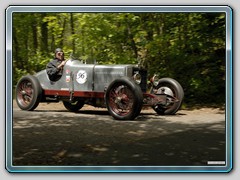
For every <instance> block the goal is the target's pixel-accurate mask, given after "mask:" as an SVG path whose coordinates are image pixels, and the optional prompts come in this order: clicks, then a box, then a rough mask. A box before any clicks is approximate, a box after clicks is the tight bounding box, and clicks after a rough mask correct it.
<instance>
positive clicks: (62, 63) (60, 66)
mask: <svg viewBox="0 0 240 180" xmlns="http://www.w3.org/2000/svg"><path fill="white" fill-rule="evenodd" d="M66 62H67V60H65V61H62V62H61V64H59V66H58V68H59V69H60V68H62V67H63V66H64V65H65V64H66Z"/></svg>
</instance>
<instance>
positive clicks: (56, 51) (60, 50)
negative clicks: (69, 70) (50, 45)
mask: <svg viewBox="0 0 240 180" xmlns="http://www.w3.org/2000/svg"><path fill="white" fill-rule="evenodd" d="M58 52H63V50H62V49H61V48H57V49H56V50H55V54H57V53H58Z"/></svg>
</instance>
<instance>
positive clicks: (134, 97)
mask: <svg viewBox="0 0 240 180" xmlns="http://www.w3.org/2000/svg"><path fill="white" fill-rule="evenodd" d="M105 101H106V105H107V108H108V111H109V113H110V114H111V115H112V116H113V117H114V118H115V119H118V120H132V119H134V118H135V117H136V116H138V115H139V113H140V111H141V109H142V101H143V95H142V91H141V89H140V87H139V86H138V85H137V84H135V82H134V81H133V80H132V79H130V78H127V77H125V78H121V79H117V80H115V81H113V82H112V83H111V84H110V85H109V87H108V89H107V91H106V94H105Z"/></svg>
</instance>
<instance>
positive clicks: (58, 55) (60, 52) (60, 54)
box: [55, 48, 64, 60]
mask: <svg viewBox="0 0 240 180" xmlns="http://www.w3.org/2000/svg"><path fill="white" fill-rule="evenodd" d="M55 57H56V58H58V59H61V60H63V59H64V52H63V50H62V49H61V48H57V49H56V50H55Z"/></svg>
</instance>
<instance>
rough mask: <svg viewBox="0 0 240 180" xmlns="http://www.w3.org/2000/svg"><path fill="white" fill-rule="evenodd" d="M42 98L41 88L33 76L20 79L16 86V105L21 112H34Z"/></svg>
mask: <svg viewBox="0 0 240 180" xmlns="http://www.w3.org/2000/svg"><path fill="white" fill-rule="evenodd" d="M41 98H42V87H41V85H40V83H39V81H38V79H37V78H36V77H35V76H32V75H28V76H24V77H22V78H21V79H20V80H19V81H18V83H17V86H16V101H17V105H18V107H19V108H20V109H22V110H27V111H32V110H34V109H35V108H36V107H37V106H38V104H39V102H40V101H41Z"/></svg>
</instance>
